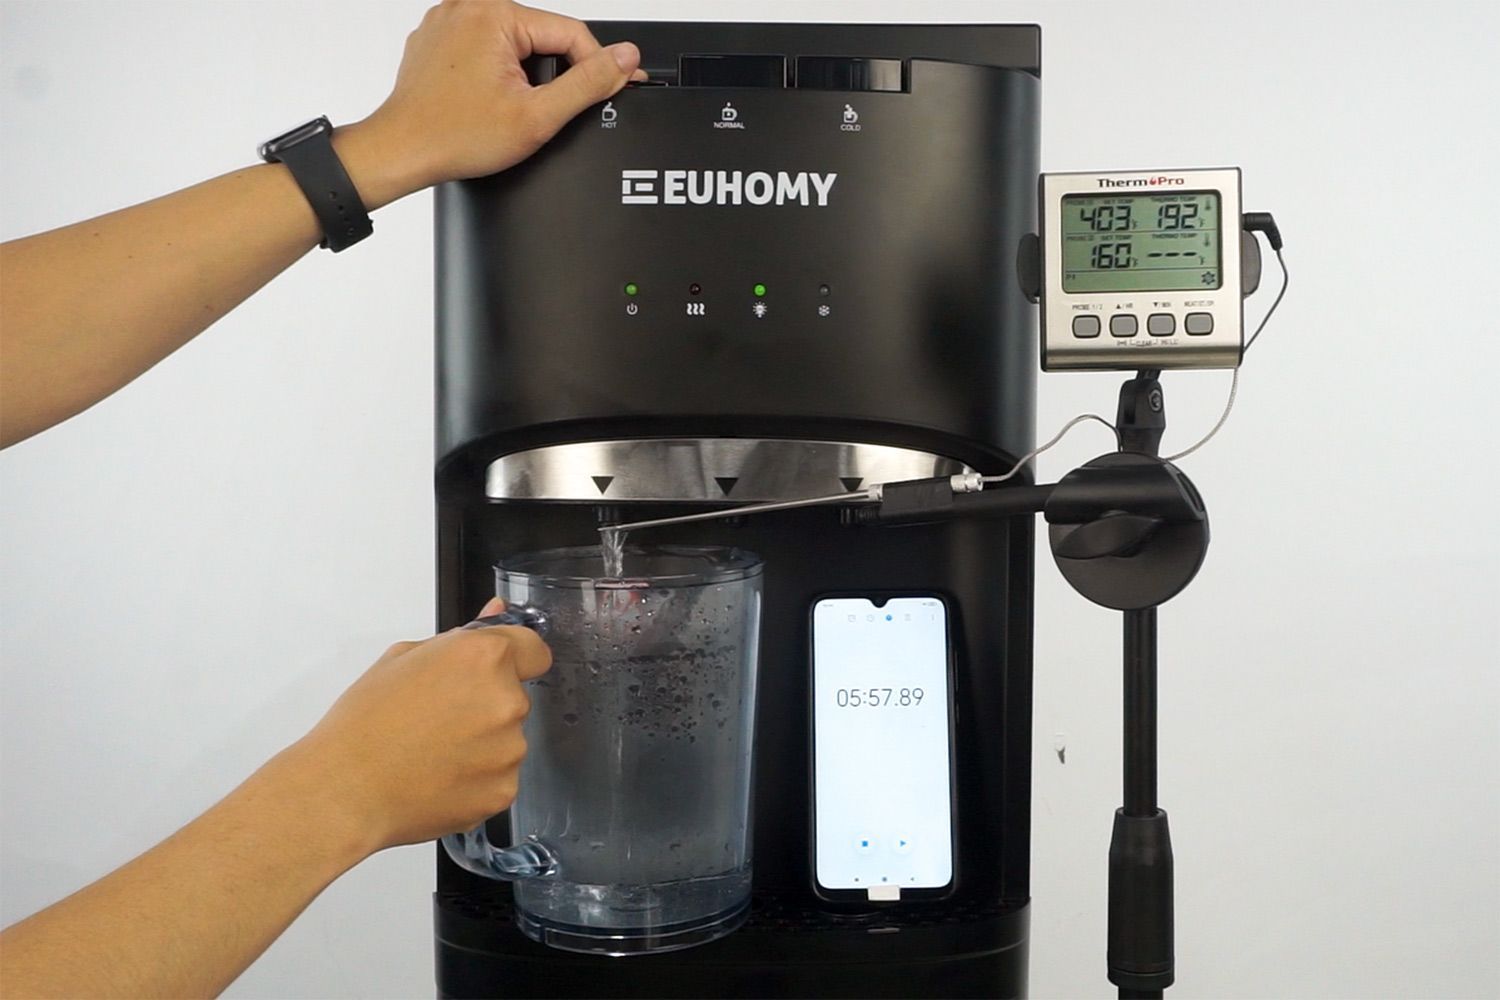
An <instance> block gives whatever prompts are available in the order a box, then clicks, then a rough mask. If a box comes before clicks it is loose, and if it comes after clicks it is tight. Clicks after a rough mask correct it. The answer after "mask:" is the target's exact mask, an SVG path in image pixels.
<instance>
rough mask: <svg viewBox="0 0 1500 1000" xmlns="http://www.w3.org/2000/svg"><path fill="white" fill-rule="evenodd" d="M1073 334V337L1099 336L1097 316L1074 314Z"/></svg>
mask: <svg viewBox="0 0 1500 1000" xmlns="http://www.w3.org/2000/svg"><path fill="white" fill-rule="evenodd" d="M1073 336H1075V337H1097V336H1099V317H1098V316H1074V317H1073Z"/></svg>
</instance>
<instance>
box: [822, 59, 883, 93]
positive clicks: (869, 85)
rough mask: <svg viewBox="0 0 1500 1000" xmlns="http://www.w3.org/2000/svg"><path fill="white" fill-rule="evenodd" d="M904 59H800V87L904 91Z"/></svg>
mask: <svg viewBox="0 0 1500 1000" xmlns="http://www.w3.org/2000/svg"><path fill="white" fill-rule="evenodd" d="M901 72H902V65H901V60H900V59H869V58H861V57H858V56H798V57H797V87H798V88H799V89H801V90H863V91H889V92H900V91H902V90H904V89H905V88H904V87H903V86H902V78H901Z"/></svg>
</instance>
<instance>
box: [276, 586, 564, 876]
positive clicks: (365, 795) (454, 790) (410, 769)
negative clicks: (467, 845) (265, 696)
mask: <svg viewBox="0 0 1500 1000" xmlns="http://www.w3.org/2000/svg"><path fill="white" fill-rule="evenodd" d="M503 609H504V605H503V604H501V603H500V602H499V601H498V600H493V601H491V602H490V603H489V604H487V605H485V608H484V610H483V611H481V612H480V615H479V616H480V617H483V616H485V615H489V614H495V613H497V612H498V611H501V610H503ZM551 665H552V654H551V652H550V651H549V650H548V649H547V646H546V644H545V643H543V642H542V640H541V639H540V638H539V637H538V636H537V634H536V633H535V632H533V631H531V630H530V629H526V628H519V627H516V626H505V625H502V626H495V627H492V628H481V629H472V630H462V629H455V630H453V631H451V632H445V633H444V634H442V635H439V636H435V637H433V638H431V639H427V640H425V641H423V642H398V643H396V644H395V645H394V646H392V647H391V648H390V649H388V650H386V652H385V655H383V656H382V657H381V658H380V659H379V660H377V661H375V664H374V665H373V666H371V667H370V669H369V670H367V671H366V672H365V674H364V675H363V676H362V677H360V679H359V680H357V681H355V682H354V684H353V685H352V686H350V688H349V690H347V691H345V692H344V694H343V696H342V697H340V698H339V700H338V701H337V702H335V703H334V705H333V707H332V708H331V709H329V711H328V714H327V715H325V716H324V717H323V720H322V721H321V722H319V723H318V725H317V726H316V727H314V729H313V730H312V731H311V732H310V733H308V734H307V736H305V737H303V739H302V740H300V741H299V742H298V744H297V745H296V746H295V747H293V748H292V753H294V754H295V755H296V756H297V757H298V758H300V759H301V760H303V761H304V762H305V764H306V766H307V767H310V768H312V769H314V770H315V771H316V772H317V773H318V774H319V775H320V780H321V781H322V782H323V783H324V787H326V788H327V789H328V794H329V796H330V797H334V798H337V799H339V809H340V810H341V811H342V812H343V813H344V814H345V815H346V818H352V819H353V820H354V822H355V824H356V828H357V829H358V830H359V831H360V832H361V836H362V838H363V839H364V841H365V844H366V847H367V849H368V850H369V851H371V852H373V851H377V850H381V849H382V848H386V847H393V846H395V845H397V844H411V843H416V842H419V841H423V840H432V839H435V838H437V837H440V836H443V835H445V834H449V833H453V832H455V831H457V830H467V829H470V828H472V827H474V826H476V825H478V824H479V823H480V822H482V821H483V820H484V819H486V818H487V817H489V816H491V815H493V814H495V813H497V812H500V811H501V810H502V809H506V808H508V807H509V806H510V804H511V802H512V801H513V800H514V799H515V797H516V783H517V776H518V774H519V771H520V766H521V758H522V757H523V756H524V755H525V753H526V741H525V739H524V738H523V737H522V735H521V723H522V721H523V720H525V718H526V714H527V712H528V711H529V709H530V707H531V701H530V699H529V698H528V697H527V695H526V692H525V691H524V690H523V689H522V687H521V682H522V681H526V680H530V679H531V678H533V677H538V676H540V675H541V674H543V673H545V672H546V671H547V669H548V668H549V667H550V666H551Z"/></svg>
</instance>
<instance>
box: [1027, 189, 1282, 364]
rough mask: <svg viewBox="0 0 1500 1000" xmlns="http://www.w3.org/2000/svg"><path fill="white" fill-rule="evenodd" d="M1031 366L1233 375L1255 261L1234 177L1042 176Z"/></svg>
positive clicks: (1257, 270) (1257, 263) (1254, 279)
mask: <svg viewBox="0 0 1500 1000" xmlns="http://www.w3.org/2000/svg"><path fill="white" fill-rule="evenodd" d="M1040 204H1041V275H1040V277H1041V281H1040V292H1041V305H1042V368H1043V369H1044V370H1046V371H1069V370H1119V369H1140V368H1236V367H1238V366H1239V363H1240V355H1241V352H1242V349H1243V343H1244V307H1243V301H1244V296H1245V295H1248V294H1249V293H1250V292H1253V291H1254V290H1255V286H1256V284H1257V283H1258V281H1259V275H1260V254H1259V252H1258V250H1257V248H1256V244H1255V241H1254V237H1253V236H1251V235H1250V234H1249V233H1246V232H1244V231H1243V230H1242V227H1241V221H1240V219H1241V216H1240V171H1239V169H1238V168H1237V167H1228V168H1223V169H1215V170H1163V171H1142V172H1109V173H1061V174H1043V175H1042V180H1041V202H1040Z"/></svg>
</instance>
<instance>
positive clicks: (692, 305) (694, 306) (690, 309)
mask: <svg viewBox="0 0 1500 1000" xmlns="http://www.w3.org/2000/svg"><path fill="white" fill-rule="evenodd" d="M704 312H705V309H704V306H703V303H702V302H689V303H688V304H687V314H688V315H689V316H702V315H703V314H704Z"/></svg>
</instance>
